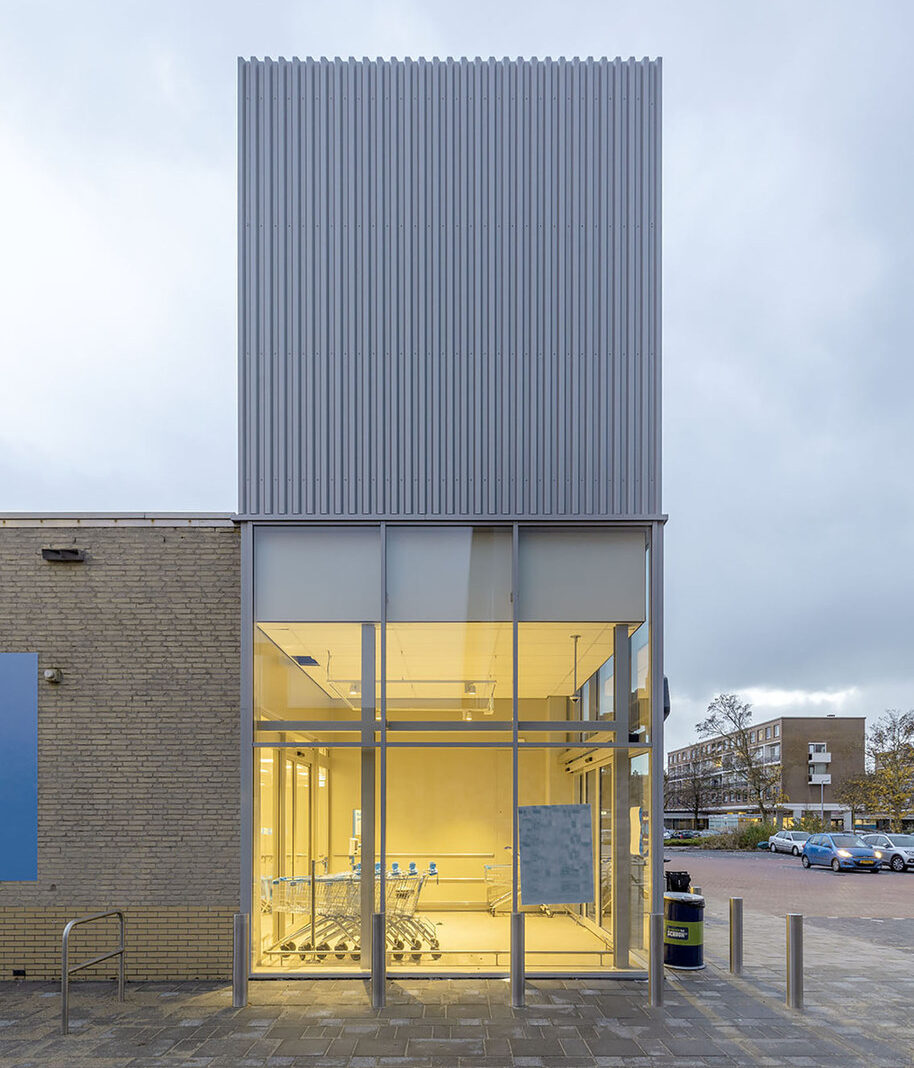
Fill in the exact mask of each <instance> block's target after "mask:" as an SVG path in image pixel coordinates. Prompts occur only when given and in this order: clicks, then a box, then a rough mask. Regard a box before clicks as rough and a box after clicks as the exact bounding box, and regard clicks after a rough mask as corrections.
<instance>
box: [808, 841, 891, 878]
mask: <svg viewBox="0 0 914 1068" xmlns="http://www.w3.org/2000/svg"><path fill="white" fill-rule="evenodd" d="M814 864H821V865H823V866H824V867H826V868H831V870H832V871H834V872H839V871H874V872H875V871H879V869H880V867H881V866H882V853H881V851H880V850H878V849H873V847H872V846H868V845H867V844H866V842H864V841H863V839H862V838H859V837H858V836H857V835H856V834H814V835H813V836H812V837H811V838H810V839H808V840H807V841H806V842H805V843H804V844H803V867H804V868H811V867H812V866H813V865H814Z"/></svg>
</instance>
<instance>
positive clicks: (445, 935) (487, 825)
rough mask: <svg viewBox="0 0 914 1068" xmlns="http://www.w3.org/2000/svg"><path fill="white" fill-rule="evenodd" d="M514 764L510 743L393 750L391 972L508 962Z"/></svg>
mask: <svg viewBox="0 0 914 1068" xmlns="http://www.w3.org/2000/svg"><path fill="white" fill-rule="evenodd" d="M511 813H512V762H511V751H510V749H503V748H497V749H496V748H488V747H478V748H451V747H446V748H445V747H434V748H425V747H422V748H393V747H391V748H388V750H387V858H386V866H385V871H386V873H387V875H386V879H387V891H386V913H387V917H386V927H387V950H388V969H389V970H390V971H391V972H398V971H399V972H402V971H411V972H415V971H420V972H430V973H433V972H449V973H473V972H492V971H503V970H505V969H506V968H507V967H508V964H509V955H508V954H509V946H510V914H511V885H512V883H511V873H512V863H511V841H512V838H511Z"/></svg>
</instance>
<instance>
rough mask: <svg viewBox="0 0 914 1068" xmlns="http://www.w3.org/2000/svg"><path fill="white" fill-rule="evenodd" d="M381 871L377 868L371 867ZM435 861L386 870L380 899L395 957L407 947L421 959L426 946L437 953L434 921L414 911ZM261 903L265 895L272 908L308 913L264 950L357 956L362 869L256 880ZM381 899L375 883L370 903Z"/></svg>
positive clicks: (311, 957)
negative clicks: (264, 881) (263, 881)
mask: <svg viewBox="0 0 914 1068" xmlns="http://www.w3.org/2000/svg"><path fill="white" fill-rule="evenodd" d="M375 875H376V877H377V876H379V875H380V868H378V870H377V871H376V873H375ZM437 877H438V872H437V869H436V867H435V865H434V864H431V865H429V870H428V871H426V872H419V871H418V870H417V868H416V865H415V863H414V862H413V863H410V865H409V870H408V871H406V872H403V871H400V870H399V868H398V866H397V865H394V867H393V868H392V869H391V871H390V872H389V873H387V874H386V875H385V879H384V902H385V912H386V914H387V919H386V931H387V945H388V948H389V949H390V951H391V956H392V957H393V959H394V960H396V961H400V960H403V957H404V955H405V954H406V953H407V951H408V953H409V956H410V958H411V959H412V960H414V961H418V960H420V959H421V957H422V954H423V952H428V954H429V955H430V957H431V958H432V960H438V959H439V958H440V957H441V953H440V952H439V943H438V938H437V935H436V930H435V925H434V924H432V923H431V922H430V921H429V920H426V919H424V918H423V917H421V916H417V915H416V908H417V906H418V904H419V897H420V895H421V893H422V888H423V886H424V885H425V883H426V881H427V880H428V879H430V878H434V879H437ZM261 895H262V907H263V901H264V898H265V895H267V896H268V900H269V909H268V910H267V911H271V912H273V913H274V914H278V915H282V914H286V915H291V916H293V917H295V916H296V915H300V916H307V917H308V920H307V922H306V923H303V924H301V925H300V926H298V927H294V929H293V930H292V931H290V932H288V933H286V934H284V935H282V936H281V937H280V938H279V939H278V940H277V941H275V942H273V943H272V945H270V946H269V947H267V949H265V950H264V954H265V955H276V956H279V957H280V959H285V958H288V957H290V956H293V955H296V954H297V955H298V956H299V957H300V959H301V960H302V961H307V960H311V961H315V960H316V961H323V960H326V959H327V957H329V956H330V955H331V954H332V955H333V956H335V957H336V959H337V960H343V959H345V957H346V956H347V955H348V956H349V958H350V959H351V960H354V961H357V960H360V959H361V946H360V941H361V913H362V879H361V869H360V867H359V866H356V867H355V868H354V869H353V870H352V871H350V872H344V873H340V874H336V875H315V876H314V877H313V878H312V877H307V876H305V877H298V878H288V877H285V878H279V879H272V880H269V890H268V891H267V890H266V889H265V888H264V886H263V884H262V886H261ZM379 903H380V886H379V885H378V884H376V887H375V909H376V910H378V907H379Z"/></svg>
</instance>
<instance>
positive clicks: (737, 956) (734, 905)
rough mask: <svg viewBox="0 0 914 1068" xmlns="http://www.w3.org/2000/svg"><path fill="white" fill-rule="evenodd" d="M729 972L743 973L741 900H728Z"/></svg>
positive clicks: (736, 898)
mask: <svg viewBox="0 0 914 1068" xmlns="http://www.w3.org/2000/svg"><path fill="white" fill-rule="evenodd" d="M730 971H731V972H732V973H733V974H734V975H742V973H743V899H742V898H741V897H731V898H730Z"/></svg>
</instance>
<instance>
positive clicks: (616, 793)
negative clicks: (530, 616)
mask: <svg viewBox="0 0 914 1068" xmlns="http://www.w3.org/2000/svg"><path fill="white" fill-rule="evenodd" d="M631 659H632V657H631V640H630V638H629V636H628V625H627V624H625V623H622V624H619V625H618V626H616V627H614V628H613V719H614V720H615V721H616V724H617V727H616V738H617V739H618V740H619V741H622V742H627V741H628V735H629V728H630V716H631V708H630V706H631V689H632V684H631ZM620 736H621V737H620ZM612 762H613V799H612V868H611V871H612V909H613V911H612V937H613V956H614V963H615V966H616V967H617V968H627V967H628V966H629V962H630V957H631V881H632V859H631V811H630V803H629V796H630V789H629V787H630V783H629V778H630V775H631V767H630V763H629V755H628V750H627V749H614V750H613V757H612Z"/></svg>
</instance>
